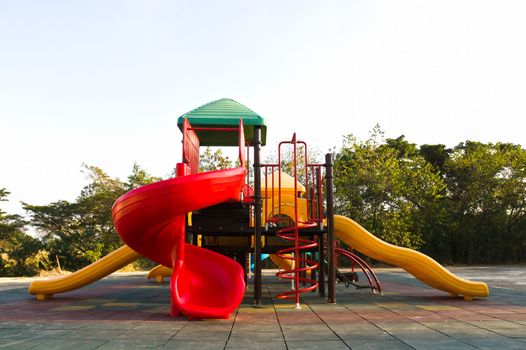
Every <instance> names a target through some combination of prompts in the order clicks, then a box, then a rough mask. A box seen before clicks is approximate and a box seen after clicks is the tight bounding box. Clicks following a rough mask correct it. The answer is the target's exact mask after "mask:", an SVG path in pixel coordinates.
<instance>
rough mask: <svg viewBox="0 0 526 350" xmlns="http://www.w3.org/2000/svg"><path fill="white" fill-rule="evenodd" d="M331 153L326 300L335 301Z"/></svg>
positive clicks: (327, 165)
mask: <svg viewBox="0 0 526 350" xmlns="http://www.w3.org/2000/svg"><path fill="white" fill-rule="evenodd" d="M332 167H333V164H332V155H331V154H330V153H327V154H326V155H325V185H326V195H327V261H328V262H329V268H328V275H329V276H328V284H329V286H328V294H329V295H328V297H327V302H328V303H330V304H335V303H336V269H335V266H334V262H335V260H334V192H333V187H332V180H333V168H332Z"/></svg>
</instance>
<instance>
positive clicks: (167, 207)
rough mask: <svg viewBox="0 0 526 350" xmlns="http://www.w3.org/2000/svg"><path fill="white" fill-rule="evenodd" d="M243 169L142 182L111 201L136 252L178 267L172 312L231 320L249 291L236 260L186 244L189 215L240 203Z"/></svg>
mask: <svg viewBox="0 0 526 350" xmlns="http://www.w3.org/2000/svg"><path fill="white" fill-rule="evenodd" d="M245 173H246V170H245V168H235V169H227V170H218V171H211V172H206V173H198V174H193V175H188V176H181V177H176V178H173V179H169V180H164V181H159V182H156V183H153V184H151V185H147V186H143V187H141V188H138V189H135V190H133V191H130V192H128V193H126V194H124V195H123V196H122V197H120V198H119V199H118V200H117V201H116V202H115V204H114V205H113V222H114V224H115V228H116V229H117V232H118V233H119V235H120V237H121V238H122V240H123V241H124V242H125V243H126V244H127V245H128V246H130V248H132V249H133V250H135V251H137V252H138V253H140V254H142V255H143V256H145V257H147V258H149V259H151V260H153V261H155V262H157V263H159V264H162V265H165V266H172V269H173V271H174V273H173V275H172V279H171V281H170V288H171V300H172V306H171V307H172V309H171V310H172V311H171V314H172V315H177V314H179V313H183V314H185V315H187V316H188V317H190V318H228V317H229V315H230V313H231V312H232V311H234V310H235V309H236V308H237V307H238V306H239V304H240V303H241V300H242V299H243V295H244V293H245V282H244V278H243V269H242V267H241V266H240V265H239V264H238V263H237V262H235V261H234V260H232V259H230V258H228V257H226V256H224V255H221V254H218V253H215V252H212V251H210V250H207V249H204V248H200V247H196V246H192V245H190V244H187V243H185V214H186V213H188V212H191V211H195V210H198V209H202V208H206V207H209V206H212V205H216V204H219V203H222V202H226V201H239V198H240V192H241V187H242V186H243V183H244V178H245Z"/></svg>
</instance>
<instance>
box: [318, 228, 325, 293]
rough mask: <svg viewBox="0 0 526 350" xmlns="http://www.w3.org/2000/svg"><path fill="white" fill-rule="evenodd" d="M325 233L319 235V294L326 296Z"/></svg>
mask: <svg viewBox="0 0 526 350" xmlns="http://www.w3.org/2000/svg"><path fill="white" fill-rule="evenodd" d="M324 241H325V233H322V234H320V235H319V236H318V264H319V266H318V270H319V273H318V296H319V297H320V298H325V244H324Z"/></svg>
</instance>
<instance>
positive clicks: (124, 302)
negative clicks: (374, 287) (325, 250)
mask: <svg viewBox="0 0 526 350" xmlns="http://www.w3.org/2000/svg"><path fill="white" fill-rule="evenodd" d="M450 270H451V271H452V272H453V273H455V274H458V275H459V276H461V277H463V278H469V279H472V280H483V281H485V282H487V283H488V285H489V286H490V297H489V298H482V299H476V300H475V301H472V302H467V301H464V300H463V299H461V298H456V299H452V298H449V297H448V295H447V294H446V293H443V292H440V291H437V290H434V289H431V288H429V287H427V286H425V285H424V284H422V283H420V282H419V281H417V280H416V279H414V278H412V277H411V276H410V275H409V274H407V273H405V272H404V271H403V270H401V269H377V270H375V271H377V273H378V276H379V278H380V281H381V282H382V287H383V289H384V295H383V296H380V295H375V294H371V293H370V292H369V291H368V290H356V289H354V288H352V287H351V288H346V287H345V286H344V285H343V284H338V285H337V294H336V295H337V304H326V303H325V301H324V300H323V299H320V298H318V297H317V293H310V294H303V295H302V309H301V310H294V305H293V303H292V302H290V301H284V300H276V299H273V298H272V297H271V296H273V295H275V294H277V293H278V292H280V291H284V290H287V289H288V288H289V283H287V282H284V281H278V280H277V279H276V278H275V277H274V276H273V273H272V271H264V277H263V297H264V298H263V303H264V306H263V307H253V306H252V305H251V303H252V297H251V295H252V292H251V290H250V288H251V287H250V288H249V291H248V293H246V295H247V296H246V297H245V300H244V301H243V303H242V304H241V305H240V307H239V308H238V309H237V310H236V311H235V312H234V313H233V314H232V316H231V318H230V319H229V320H191V321H189V320H188V319H187V318H186V317H176V318H171V317H169V316H168V313H169V303H170V292H169V286H168V283H167V282H164V283H162V284H158V283H156V282H155V281H148V280H147V279H146V277H145V276H146V274H145V273H135V274H119V273H116V274H113V275H110V276H109V277H107V278H105V279H103V280H101V281H99V282H97V283H94V284H92V285H89V286H86V287H84V288H81V289H79V290H76V291H72V292H69V293H65V294H59V295H56V296H55V297H54V298H53V299H51V300H46V301H37V300H35V298H34V297H33V296H31V295H29V294H28V293H27V286H28V285H29V280H24V279H2V278H0V349H18V350H22V349H75V350H82V349H137V348H148V349H152V348H168V349H169V348H177V349H192V350H195V349H327V350H328V349H395V350H396V349H526V267H525V266H520V267H508V266H506V267H466V268H461V267H459V268H451V269H450ZM211 292H213V291H211Z"/></svg>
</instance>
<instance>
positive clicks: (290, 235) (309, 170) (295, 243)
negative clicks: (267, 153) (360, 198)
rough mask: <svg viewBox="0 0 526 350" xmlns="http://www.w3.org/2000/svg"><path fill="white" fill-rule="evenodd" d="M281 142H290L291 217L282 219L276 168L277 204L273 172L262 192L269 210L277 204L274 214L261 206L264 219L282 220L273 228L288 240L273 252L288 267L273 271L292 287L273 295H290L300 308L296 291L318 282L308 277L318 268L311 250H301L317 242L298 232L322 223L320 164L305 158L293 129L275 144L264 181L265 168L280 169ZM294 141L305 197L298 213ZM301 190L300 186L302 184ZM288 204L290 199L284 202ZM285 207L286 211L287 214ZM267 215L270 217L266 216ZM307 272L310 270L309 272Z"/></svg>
mask: <svg viewBox="0 0 526 350" xmlns="http://www.w3.org/2000/svg"><path fill="white" fill-rule="evenodd" d="M284 144H290V145H291V146H292V166H291V168H292V169H289V171H291V172H292V173H293V181H294V191H293V194H292V197H293V198H294V199H293V210H292V215H291V216H292V217H290V218H289V219H290V220H289V221H288V222H287V221H286V220H284V215H283V212H282V208H283V205H284V204H285V203H284V202H285V201H283V198H282V191H281V188H282V185H281V184H282V178H281V177H282V175H281V171H278V181H277V182H278V184H277V192H278V194H277V202H278V203H277V207H276V206H275V203H274V198H275V195H274V188H275V187H276V186H275V184H274V181H275V180H274V176H272V194H271V195H270V196H269V195H268V193H269V192H268V187H266V190H265V193H266V194H267V198H268V199H267V200H270V201H271V208H272V211H274V209H275V208H277V217H276V215H274V214H275V213H272V215H269V214H268V209H267V208H265V216H266V218H267V219H268V221H270V222H273V223H277V224H281V225H283V224H284V223H285V226H286V227H284V228H282V229H279V230H278V231H277V232H276V236H277V237H279V238H281V239H283V240H286V241H289V242H290V243H291V246H289V247H286V248H283V249H281V250H279V251H277V252H276V255H277V256H279V257H281V258H283V259H287V260H291V264H290V266H291V268H290V269H286V270H282V271H280V272H278V273H277V274H276V275H277V276H278V277H280V278H284V279H288V280H292V282H293V288H292V290H289V291H285V292H283V293H280V294H278V295H276V298H279V299H289V298H290V299H292V298H294V300H295V303H296V308H300V294H301V293H306V292H310V291H313V290H315V289H317V288H318V282H317V281H316V280H315V279H313V278H311V277H312V276H314V275H315V274H314V271H316V269H317V268H318V262H317V261H316V260H315V255H314V254H311V255H310V257H309V256H307V254H303V253H305V252H307V251H311V252H312V251H315V250H316V249H317V247H318V243H317V242H316V240H314V239H310V238H309V237H307V236H306V235H301V231H303V230H307V229H309V228H315V227H317V226H319V225H321V223H322V219H321V218H322V216H323V214H322V212H321V211H322V203H321V198H322V195H321V170H320V167H321V165H317V164H309V161H308V153H307V144H306V143H305V142H302V141H297V139H296V134H295V133H294V135H293V137H292V140H291V141H284V142H281V143H280V144H279V147H278V163H277V164H270V165H267V166H266V167H265V178H266V184H268V180H267V169H270V170H271V172H272V173H273V172H274V170H275V169H278V170H280V168H281V164H282V163H281V161H282V159H281V147H282V145H284ZM298 144H302V145H303V151H304V154H303V160H304V161H303V164H302V169H303V171H304V173H305V174H304V175H305V179H304V183H305V186H304V188H305V189H304V190H305V191H304V192H305V198H301V200H303V201H304V202H306V203H307V204H306V207H304V208H303V212H302V214H301V215H300V213H299V204H298V200H299V199H300V198H298V197H299V196H300V193H301V192H302V191H300V190H299V189H298V183H299V182H298ZM309 177H312V186H310V185H309ZM302 190H303V188H302ZM315 196H317V198H316V200H314V197H315ZM287 203H288V204H290V201H289V202H287ZM290 212H291V211H290V210H289V214H290ZM269 216H270V217H269ZM309 272H311V273H309Z"/></svg>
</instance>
